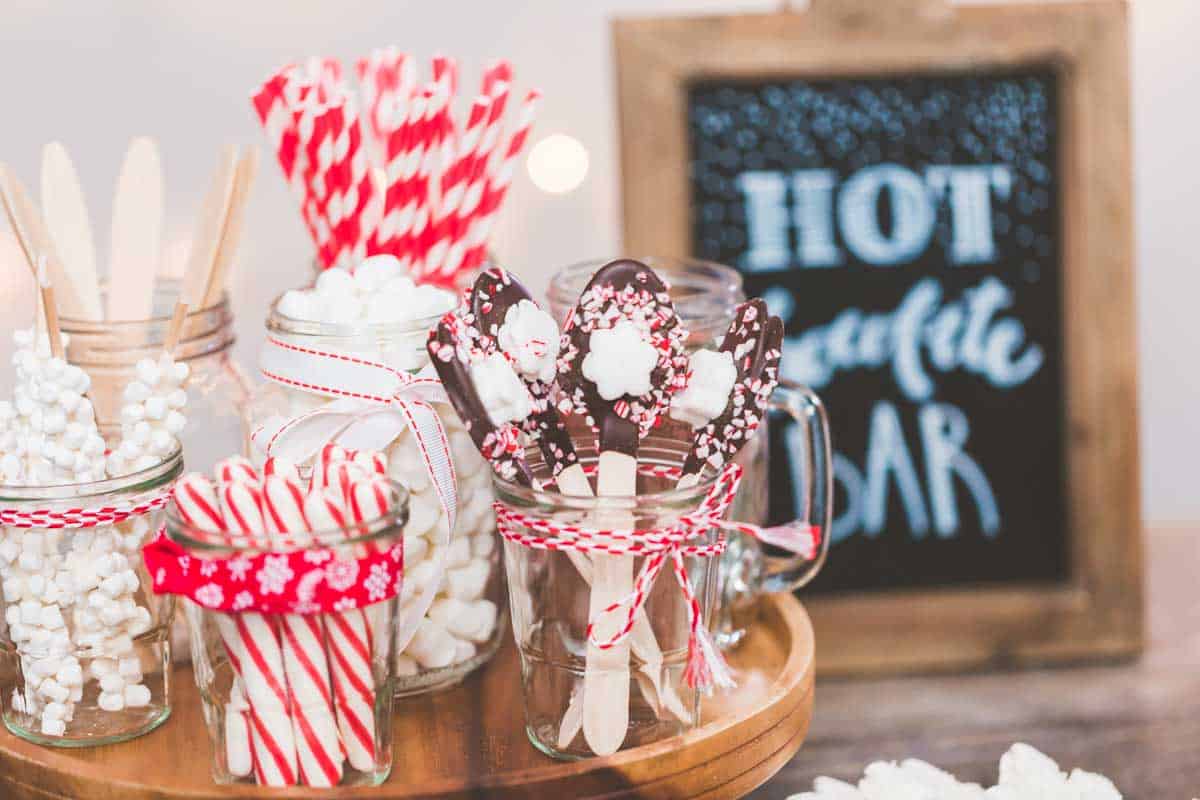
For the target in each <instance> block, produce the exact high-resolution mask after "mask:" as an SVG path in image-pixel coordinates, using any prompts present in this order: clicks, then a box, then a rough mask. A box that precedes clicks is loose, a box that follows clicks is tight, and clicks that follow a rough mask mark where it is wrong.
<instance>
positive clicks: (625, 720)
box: [583, 450, 637, 756]
mask: <svg viewBox="0 0 1200 800" xmlns="http://www.w3.org/2000/svg"><path fill="white" fill-rule="evenodd" d="M596 493H597V494H598V495H600V496H601V497H606V496H607V497H633V496H634V495H635V494H637V459H636V458H634V457H633V456H631V455H628V454H626V453H619V452H616V451H612V450H609V451H605V452H602V453H600V475H599V479H598V481H597V485H596ZM630 521H631V519H630V514H629V512H627V511H625V510H623V509H618V508H609V509H605V510H602V511H599V512H597V513H596V526H597V527H599V528H610V529H611V528H625V527H628V526H629V523H630ZM632 591H633V556H624V555H601V554H597V555H596V557H595V558H593V559H592V593H591V597H590V599H589V602H588V617H589V619H593V620H596V629H595V638H596V639H599V640H601V641H603V640H605V639H608V638H610V637H612V636H613V635H614V634H615V633H616V632H617V630H618V629H620V627H621V619H620V615H619V614H604V613H603V612H604V609H606V608H608V607H609V606H610V605H612V604H613V603H616V602H618V601H620V600H622V599H624V598H625V597H627V596H628V595H629V593H630V592H632ZM629 646H630V642H629V639H625V640H624V641H622V642H620V643H619V644H616V645H614V646H612V647H610V648H608V649H602V648H599V647H596V646H595V645H593V644H592V643H591V642H590V641H589V642H588V646H587V664H586V666H585V667H584V673H583V736H584V738H585V739H586V740H587V743H588V746H589V747H590V748H591V749H592V752H593V753H595V754H596V755H599V756H607V755H612V754H613V753H615V752H617V750H619V749H620V747H621V743H622V742H624V741H625V735H626V733H627V732H628V729H629Z"/></svg>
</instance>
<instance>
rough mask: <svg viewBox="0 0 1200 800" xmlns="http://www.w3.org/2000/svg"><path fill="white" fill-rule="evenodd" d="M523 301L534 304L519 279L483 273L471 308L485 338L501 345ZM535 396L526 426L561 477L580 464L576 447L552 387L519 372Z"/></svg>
mask: <svg viewBox="0 0 1200 800" xmlns="http://www.w3.org/2000/svg"><path fill="white" fill-rule="evenodd" d="M522 300H528V301H530V302H534V300H533V298H532V297H531V296H530V294H529V292H528V291H527V290H526V289H525V287H524V286H522V285H521V282H520V281H519V280H517V278H516V276H515V275H513V274H512V273H511V272H508V271H507V270H504V269H501V268H500V267H492V268H491V269H488V270H485V271H483V272H481V273H479V277H478V278H476V279H475V285H474V286H473V287H472V289H471V309H472V311H474V312H475V320H476V324H477V325H478V326H479V330H480V332H481V333H482V335H483V336H486V337H488V338H489V339H491V341H492V342H495V343H496V346H497V347H498V346H499V341H498V339H499V335H500V327H501V326H502V325H503V324H504V317H505V315H506V314H507V313H508V309H510V308H512V307H513V306H515V305H517V304H518V303H520V302H521V301H522ZM517 374H518V375H519V376H520V378H521V380H523V381H524V382H525V387H526V388H527V389H529V394H530V396H532V397H533V414H532V415H530V417H529V419H528V420H526V421H525V423H524V424H523V425H522V428H523V429H524V431H525V432H526V433H527V434H529V435H530V436H532V437H533V438H534V440H535V441H537V443H538V447H539V448H540V449H541V451H542V456H543V458H545V459H546V464H547V466H549V467H550V474H552V475H557V474H558V473H560V472H562V470H563V469H565V468H566V467H569V466H570V465H572V464H575V463H577V462H578V461H579V456H578V455H576V454H575V445H574V443H573V442H572V441H571V436H570V434H569V433H567V426H566V425H564V424H563V421H562V417H560V416H559V415H558V409H556V408H555V407H554V404H553V403H551V402H550V390H551V388H552V386H551V384H548V383H544V382H542V381H540V380H537V379H536V378H535V379H530V378H527V377H526V376H524V375H521V374H520V373H517Z"/></svg>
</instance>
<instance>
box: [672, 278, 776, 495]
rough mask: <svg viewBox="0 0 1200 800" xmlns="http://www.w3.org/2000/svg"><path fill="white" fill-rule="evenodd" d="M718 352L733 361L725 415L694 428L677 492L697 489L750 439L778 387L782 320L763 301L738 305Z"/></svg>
mask: <svg viewBox="0 0 1200 800" xmlns="http://www.w3.org/2000/svg"><path fill="white" fill-rule="evenodd" d="M718 352H721V353H729V354H730V355H731V356H732V359H733V366H734V369H735V370H736V371H737V377H736V379H735V380H734V384H733V388H732V389H731V390H730V392H729V399H728V401H727V402H726V404H725V408H724V410H723V411H721V413H720V414H718V415H717V416H716V417H714V418H712V419H710V420H709V421H708V422H707V423H705V424H703V425H700V426H698V427H697V428H696V432H695V434H694V435H693V438H692V447H691V450H689V451H688V455H687V458H686V459H685V461H684V463H683V476H682V477H681V478H680V479H679V484H678V486H679V488H684V487H688V486H693V485H695V484H696V483H697V482H698V481H699V480H700V475H701V473H702V472H703V471H704V469H705V467H712V468H714V469H720V468H721V467H723V466H724V465H725V464H726V463H727V462H728V461H729V460H730V459H732V458H733V457H734V456H735V455H737V453H738V451H739V450H741V449H742V447H744V446H745V445H746V443H747V442H748V441H750V439H751V438H753V436H754V432H755V431H756V430H757V429H758V426H759V424H761V422H762V419H763V415H764V414H765V413H766V408H767V403H768V402H769V400H770V398H771V393H772V392H774V391H775V386H776V385H777V384H778V383H779V359H780V358H781V356H782V353H783V321H782V320H780V319H779V317H772V316H770V314H769V313H768V312H767V305H766V303H764V302H763V301H762V300H758V299H754V300H750V301H747V302H745V303H742V304H741V305H739V306H738V307H737V310H736V313H735V314H734V318H733V322H732V323H731V324H730V326H729V330H728V332H727V333H726V334H725V338H724V339H723V340H722V341H721V347H720V349H719V351H718ZM696 379H697V376H693V380H696Z"/></svg>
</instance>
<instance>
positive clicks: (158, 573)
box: [142, 529, 404, 614]
mask: <svg viewBox="0 0 1200 800" xmlns="http://www.w3.org/2000/svg"><path fill="white" fill-rule="evenodd" d="M142 558H143V559H144V560H145V562H146V569H147V571H149V573H150V577H151V579H152V580H153V586H154V592H155V594H176V595H183V596H184V597H187V598H190V599H191V600H193V601H195V602H196V603H198V604H199V605H201V606H203V607H204V608H210V609H213V610H214V611H232V612H240V611H257V612H261V613H264V614H324V613H334V612H341V611H350V610H353V609H356V608H365V607H367V606H369V605H374V604H375V603H380V602H383V601H384V600H389V599H391V598H393V597H395V596H396V595H397V594H399V593H400V588H401V584H402V582H403V579H404V578H403V576H404V545H403V541H402V540H400V539H397V541H396V543H395V544H393V545H392V546H391V547H387V548H375V547H365V548H363V554H362V555H361V556H359V557H358V558H354V559H346V558H339V557H338V555H337V553H336V552H335V551H334V550H332V549H325V548H307V549H304V550H295V551H292V552H289V553H269V552H266V553H258V554H255V555H247V554H245V553H233V554H230V555H223V556H199V555H196V554H195V553H190V552H188V551H187V550H185V549H184V548H183V547H182V546H181V545H180V544H179V543H178V542H175V541H172V540H171V539H169V538H168V537H167V535H166V531H165V529H160V530H159V531H158V535H157V536H155V537H154V541H152V542H150V544H148V545H146V546H145V548H143V550H142Z"/></svg>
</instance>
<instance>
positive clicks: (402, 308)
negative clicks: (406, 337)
mask: <svg viewBox="0 0 1200 800" xmlns="http://www.w3.org/2000/svg"><path fill="white" fill-rule="evenodd" d="M456 303H457V298H455V296H454V295H453V294H452V293H451V292H447V291H445V290H444V289H439V288H437V287H435V286H418V285H416V284H415V283H413V280H412V278H411V277H409V275H408V273H407V272H406V271H405V270H404V267H403V266H402V265H401V263H400V259H398V258H396V257H395V256H391V255H378V256H371V257H370V258H368V259H366V260H364V261H363V262H362V263H360V264H359V265H358V266H357V267H356V268H355V269H354V271H353V272H351V271H349V270H346V269H342V268H340V267H333V268H330V269H327V270H323V271H322V272H321V274H320V275H319V276H318V277H317V280H316V283H314V284H313V287H312V288H311V289H292V290H291V291H288V292H285V293H284V295H283V296H282V297H281V298H279V302H278V303H277V304H276V306H275V308H276V311H278V312H279V313H280V314H283V315H284V316H285V317H290V318H292V319H300V320H307V321H309V322H325V323H329V324H335V325H361V324H371V325H377V324H387V325H396V324H404V323H409V322H413V321H416V320H422V319H429V318H431V317H436V316H438V315H441V314H444V313H445V312H447V311H449V310H450V309H452V308H454V306H455V304H456Z"/></svg>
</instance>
